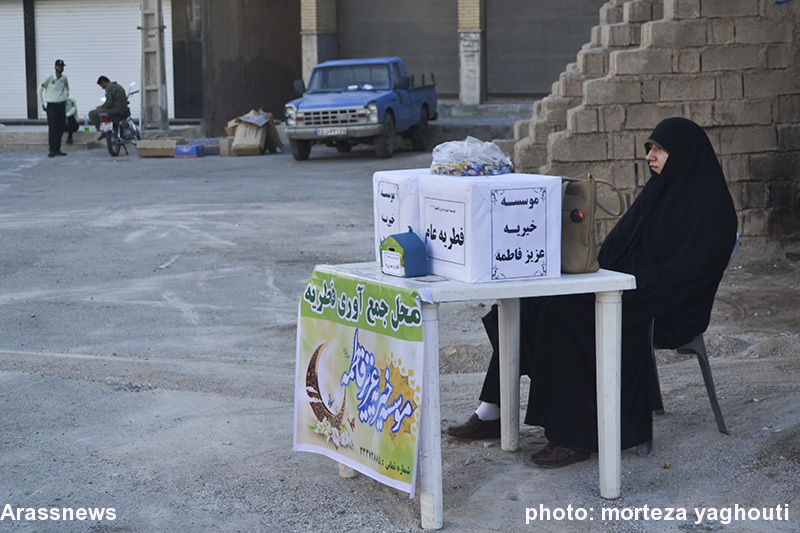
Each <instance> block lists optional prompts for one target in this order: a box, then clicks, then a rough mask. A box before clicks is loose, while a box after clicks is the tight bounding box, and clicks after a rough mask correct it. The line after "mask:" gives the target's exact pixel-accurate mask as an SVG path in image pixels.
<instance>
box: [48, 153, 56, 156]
mask: <svg viewBox="0 0 800 533" xmlns="http://www.w3.org/2000/svg"><path fill="white" fill-rule="evenodd" d="M55 156H56V154H55V152H50V153H49V154H47V157H55Z"/></svg>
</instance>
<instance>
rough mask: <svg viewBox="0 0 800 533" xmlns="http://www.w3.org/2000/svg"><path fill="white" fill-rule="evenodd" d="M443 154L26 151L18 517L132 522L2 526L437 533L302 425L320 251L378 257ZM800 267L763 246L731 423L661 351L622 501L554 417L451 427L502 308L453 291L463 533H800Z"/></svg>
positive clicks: (2, 347) (1, 298)
mask: <svg viewBox="0 0 800 533" xmlns="http://www.w3.org/2000/svg"><path fill="white" fill-rule="evenodd" d="M429 164H430V154H429V153H414V152H403V151H400V152H398V153H396V154H395V155H394V156H393V158H392V159H391V160H376V159H375V158H374V155H373V154H372V153H371V152H366V151H365V152H360V151H358V150H354V151H353V152H352V153H350V154H339V153H338V152H336V151H335V150H333V149H327V150H325V149H320V150H318V151H317V152H315V154H314V155H313V156H312V158H311V159H310V160H308V161H305V162H302V164H301V163H299V162H295V161H294V160H293V159H292V157H291V155H289V154H277V155H270V156H265V157H258V158H246V157H240V158H226V157H207V158H202V159H198V160H176V159H171V158H167V159H157V158H153V159H148V158H137V157H135V156H131V157H119V158H110V157H109V156H108V154H107V153H103V151H101V150H88V151H83V152H77V151H74V152H70V154H69V157H65V158H60V159H59V160H58V161H53V160H50V159H48V158H47V157H46V155H45V154H44V153H36V154H32V153H25V152H19V153H10V152H4V153H0V191H2V194H0V235H2V237H0V239H1V242H2V246H0V265H2V268H0V511H4V510H5V506H6V505H10V506H12V507H16V508H46V509H47V508H58V509H60V508H66V507H69V508H95V507H96V508H114V509H115V510H116V513H117V517H116V519H113V520H111V519H104V520H95V521H85V522H78V521H74V522H72V523H69V524H67V523H64V522H62V521H50V522H41V521H39V522H33V521H30V522H28V521H25V520H19V521H12V520H10V519H9V518H7V517H6V518H3V515H2V514H1V513H0V519H2V521H0V530H2V531H6V530H14V531H16V530H26V531H28V530H29V531H37V533H39V532H46V533H49V532H54V533H62V532H64V531H70V532H72V531H76V532H87V531H89V532H91V533H111V532H137V533H139V532H144V533H149V532H161V531H192V532H194V531H213V532H216V531H226V532H227V531H252V532H258V533H261V532H281V533H283V532H297V531H302V532H312V531H313V532H317V531H324V532H325V533H333V532H342V533H344V532H348V533H350V532H354V531H358V532H360V531H386V532H406V533H407V532H414V533H418V532H420V531H421V530H420V497H419V495H418V496H417V497H416V498H414V499H410V498H409V497H408V494H406V493H404V492H401V491H398V490H395V489H392V488H389V487H386V486H384V485H381V484H380V483H378V482H376V481H374V480H372V479H370V478H368V477H366V476H363V475H359V476H356V477H355V478H353V479H344V478H341V477H339V476H338V468H337V465H336V463H335V462H333V461H331V460H330V459H328V458H327V457H323V456H321V455H318V454H311V453H300V452H294V451H292V438H293V421H294V379H295V350H296V318H297V302H298V299H299V297H300V296H299V295H300V294H301V292H302V290H303V289H304V288H305V285H306V283H307V281H308V277H309V275H310V274H311V272H312V270H313V268H314V265H316V264H320V263H329V264H342V263H353V262H359V261H365V260H369V259H370V258H372V257H374V255H373V254H374V247H373V240H372V239H373V234H372V231H373V228H372V220H373V209H372V188H371V183H372V181H371V178H372V174H373V172H375V171H377V170H388V169H393V168H398V169H399V168H422V167H425V166H427V165H429ZM87 169H90V170H91V171H87ZM329 220H336V221H337V222H336V224H334V225H327V224H326V223H325V221H329ZM798 258H800V243H798V244H795V245H794V246H786V247H780V246H777V245H774V246H770V247H764V246H757V245H756V244H755V243H753V242H751V241H749V240H748V239H747V238H744V239H743V241H742V243H741V247H740V249H739V252H738V254H737V255H736V257H735V258H734V260H733V263H732V264H731V266H730V267H729V268H728V270H727V272H726V275H725V277H724V279H723V282H722V285H721V287H720V289H719V293H718V297H717V302H716V305H715V308H714V312H713V315H712V319H711V325H710V327H709V330H708V332H707V333H706V335H705V338H706V343H707V345H708V350H709V355H710V356H711V366H712V369H713V372H714V379H715V381H716V386H717V392H718V395H719V400H720V404H721V407H722V412H723V414H724V416H725V421H726V423H727V426H728V429H729V430H730V435H723V434H721V433H719V432H718V431H717V427H716V424H715V423H714V416H713V414H712V412H711V408H710V405H709V402H708V398H707V395H706V391H705V387H704V386H703V380H702V377H701V375H700V370H699V368H698V364H697V362H696V361H695V360H694V359H692V358H687V357H683V356H677V355H676V354H675V353H674V352H669V351H665V352H660V353H658V358H659V361H660V362H659V376H660V380H661V386H662V392H663V396H664V402H665V407H666V413H665V414H664V415H663V416H658V417H656V419H655V421H654V433H655V435H654V436H655V439H654V456H653V457H651V458H649V459H643V458H640V457H638V456H637V454H636V453H635V451H632V450H628V451H624V452H623V454H622V493H621V498H619V499H618V500H613V501H609V500H604V499H602V498H601V497H600V496H599V489H598V464H597V458H596V457H592V458H591V459H590V460H588V461H585V462H582V463H579V464H576V465H573V466H570V467H569V468H565V469H560V470H543V469H539V468H534V467H531V466H530V465H529V464H528V461H527V459H528V457H529V456H530V454H531V452H532V451H533V450H535V449H536V448H538V447H539V446H541V445H542V444H543V443H544V437H543V435H542V432H541V430H540V429H539V428H530V427H527V426H523V427H522V429H521V434H520V444H521V449H520V450H519V451H518V452H515V453H507V452H504V451H502V450H501V449H500V446H499V442H497V441H494V442H492V441H490V442H478V443H461V442H455V441H453V440H451V439H450V438H449V437H447V436H446V435H445V434H444V429H445V428H446V427H447V426H448V425H450V424H453V423H460V422H462V421H464V420H465V419H466V418H467V417H468V416H469V415H470V414H471V412H472V410H473V409H474V408H475V406H476V404H477V395H478V392H479V389H480V385H481V382H482V380H483V373H484V371H485V368H486V365H487V363H488V359H489V345H488V342H487V340H486V336H485V333H484V331H483V328H482V325H481V322H480V317H481V316H482V315H483V314H485V313H486V311H487V308H488V305H490V304H491V302H483V303H469V304H455V303H454V304H443V305H442V306H441V308H440V312H439V317H440V349H441V353H440V361H441V378H440V382H441V413H442V421H441V428H442V432H443V433H442V463H443V498H444V527H443V531H446V532H462V531H469V532H495V531H500V532H505V531H509V532H512V531H513V532H517V531H528V530H536V531H545V532H551V531H552V532H556V531H557V532H562V531H569V532H573V531H576V532H639V531H646V532H662V531H665V532H666V531H668V532H674V531H684V532H686V531H688V532H693V531H723V532H725V533H728V532H733V533H738V532H762V531H767V532H773V531H775V532H794V531H800V327H799V326H800V303H799V299H798V296H799V295H798V292H799V288H800V261H798ZM527 392H528V383H527V380H525V379H524V380H523V382H522V390H521V396H522V398H523V399H525V398H526V395H527ZM521 404H522V405H525V402H524V401H523V402H522V403H521ZM418 494H419V490H418ZM734 511H738V515H729V514H728V513H733V512H734ZM615 513H618V514H615ZM543 514H544V515H545V516H544V519H542V515H543ZM548 515H549V516H548ZM787 515H788V517H787Z"/></svg>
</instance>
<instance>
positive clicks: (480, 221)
mask: <svg viewBox="0 0 800 533" xmlns="http://www.w3.org/2000/svg"><path fill="white" fill-rule="evenodd" d="M417 176H418V178H419V183H418V187H419V220H420V226H421V230H420V231H421V233H420V234H419V235H420V238H422V240H423V242H425V247H426V250H427V254H428V272H429V273H431V274H436V275H439V276H444V277H447V278H450V279H454V280H458V281H464V282H468V283H477V282H486V281H502V280H518V279H525V278H553V277H559V276H560V275H561V178H560V177H558V176H543V175H538V174H503V175H500V176H447V175H436V174H430V173H427V174H425V173H420V174H417Z"/></svg>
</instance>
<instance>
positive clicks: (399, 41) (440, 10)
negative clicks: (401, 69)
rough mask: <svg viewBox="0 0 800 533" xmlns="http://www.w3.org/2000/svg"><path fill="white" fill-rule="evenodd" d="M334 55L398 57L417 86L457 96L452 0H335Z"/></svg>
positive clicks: (455, 22)
mask: <svg viewBox="0 0 800 533" xmlns="http://www.w3.org/2000/svg"><path fill="white" fill-rule="evenodd" d="M337 10H338V29H339V36H338V45H339V51H338V54H337V59H351V58H358V57H380V56H398V57H400V58H401V59H402V60H403V62H404V63H405V65H406V69H407V70H408V74H409V76H414V80H415V82H416V83H417V84H419V83H420V82H421V75H422V74H425V81H426V82H427V83H430V73H433V74H434V75H435V77H436V90H437V93H438V94H439V96H458V83H459V81H458V66H459V58H458V47H459V44H458V1H457V0H437V1H435V2H431V1H430V0H403V1H402V2H398V1H397V0H339V2H338V3H337Z"/></svg>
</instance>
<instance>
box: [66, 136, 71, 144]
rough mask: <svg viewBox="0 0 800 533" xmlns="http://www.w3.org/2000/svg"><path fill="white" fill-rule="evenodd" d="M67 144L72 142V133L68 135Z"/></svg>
mask: <svg viewBox="0 0 800 533" xmlns="http://www.w3.org/2000/svg"><path fill="white" fill-rule="evenodd" d="M67 144H72V135H70V136H69V137H67Z"/></svg>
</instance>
